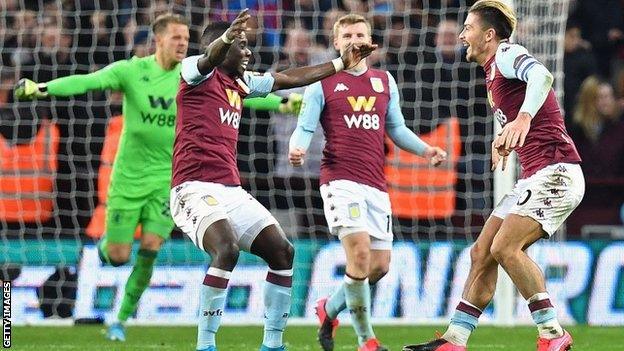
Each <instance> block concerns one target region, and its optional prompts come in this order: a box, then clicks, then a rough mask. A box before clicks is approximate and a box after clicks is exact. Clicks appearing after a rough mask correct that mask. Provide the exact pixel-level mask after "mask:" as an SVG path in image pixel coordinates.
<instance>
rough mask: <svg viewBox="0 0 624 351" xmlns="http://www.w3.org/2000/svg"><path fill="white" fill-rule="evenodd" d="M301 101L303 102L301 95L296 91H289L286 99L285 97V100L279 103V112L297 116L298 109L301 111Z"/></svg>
mask: <svg viewBox="0 0 624 351" xmlns="http://www.w3.org/2000/svg"><path fill="white" fill-rule="evenodd" d="M302 102H303V95H301V94H297V93H291V94H290V95H288V99H286V101H284V102H282V103H281V104H280V106H279V112H281V113H288V114H292V115H295V116H298V115H299V111H301V103H302Z"/></svg>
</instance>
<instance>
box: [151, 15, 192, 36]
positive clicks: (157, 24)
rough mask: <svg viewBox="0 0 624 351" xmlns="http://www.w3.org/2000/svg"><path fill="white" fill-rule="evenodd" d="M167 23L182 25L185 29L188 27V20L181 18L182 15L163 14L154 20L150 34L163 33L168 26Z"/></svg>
mask: <svg viewBox="0 0 624 351" xmlns="http://www.w3.org/2000/svg"><path fill="white" fill-rule="evenodd" d="M169 23H175V24H183V25H185V26H187V27H188V26H189V23H188V20H187V19H186V18H184V17H182V15H178V14H173V13H164V14H162V15H160V16H158V17H156V19H155V20H154V23H152V32H153V33H154V34H160V33H162V32H164V31H165V29H167V26H168V25H169Z"/></svg>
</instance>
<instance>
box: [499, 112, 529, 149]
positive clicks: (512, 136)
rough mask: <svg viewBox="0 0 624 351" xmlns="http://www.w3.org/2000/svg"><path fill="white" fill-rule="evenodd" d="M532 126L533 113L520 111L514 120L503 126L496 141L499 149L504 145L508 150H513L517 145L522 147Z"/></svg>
mask: <svg viewBox="0 0 624 351" xmlns="http://www.w3.org/2000/svg"><path fill="white" fill-rule="evenodd" d="M530 128H531V115H530V114H528V113H526V112H520V113H519V114H518V117H516V119H515V120H514V121H513V122H509V123H507V124H506V125H505V127H503V131H502V132H501V133H500V134H499V137H497V138H496V139H495V140H494V142H495V143H496V144H495V145H494V147H496V148H497V149H498V148H500V147H501V146H504V148H505V149H506V150H513V149H514V148H515V147H516V146H517V147H522V146H523V145H524V141H525V140H526V136H527V134H529V129H530Z"/></svg>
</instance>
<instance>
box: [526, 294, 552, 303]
mask: <svg viewBox="0 0 624 351" xmlns="http://www.w3.org/2000/svg"><path fill="white" fill-rule="evenodd" d="M546 299H550V295H549V294H548V293H547V292H541V293H537V294H535V295H533V296H531V297H529V299H528V300H527V302H528V303H531V302H535V301H541V300H546Z"/></svg>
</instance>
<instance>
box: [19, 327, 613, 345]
mask: <svg viewBox="0 0 624 351" xmlns="http://www.w3.org/2000/svg"><path fill="white" fill-rule="evenodd" d="M436 330H440V331H444V330H445V327H444V326H438V327H435V326H414V327H409V326H380V327H376V328H375V332H376V334H377V336H378V337H379V339H380V340H381V341H382V342H383V343H384V344H385V345H386V346H387V347H388V348H389V349H390V350H392V351H400V350H401V347H402V346H403V345H404V344H407V343H416V342H418V343H420V342H424V341H428V340H430V339H432V338H433V335H434V332H435V331H436ZM568 330H569V331H570V333H571V334H572V336H573V338H574V347H573V350H579V351H580V350H582V351H594V350H595V351H598V350H600V351H604V350H616V351H617V350H624V328H622V327H619V328H617V327H614V328H608V327H587V326H576V327H571V328H568ZM536 334H537V331H536V330H535V328H533V327H516V328H498V327H489V326H481V327H479V328H477V330H476V332H475V333H474V334H473V336H472V337H471V339H470V344H469V348H470V350H471V351H479V350H486V351H493V350H505V351H527V350H535V342H536ZM127 338H128V340H127V341H126V342H125V343H118V342H110V341H108V340H106V339H105V338H104V327H103V326H75V327H13V333H12V347H11V349H12V350H107V351H108V350H194V349H195V338H196V329H195V328H194V327H129V328H128V333H127ZM261 340H262V327H257V326H253V327H240V326H237V327H232V326H225V327H221V329H220V330H219V334H218V335H217V344H218V347H219V351H254V350H258V349H259V345H260V342H261ZM285 341H286V345H287V347H288V350H289V351H307V350H320V347H319V346H318V344H317V341H316V328H315V327H300V326H291V327H288V328H287V329H286V335H285ZM335 350H336V351H347V350H349V351H354V350H356V346H355V334H354V333H353V329H352V328H351V327H350V326H344V327H341V328H340V329H339V331H338V335H337V336H336V348H335Z"/></svg>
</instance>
